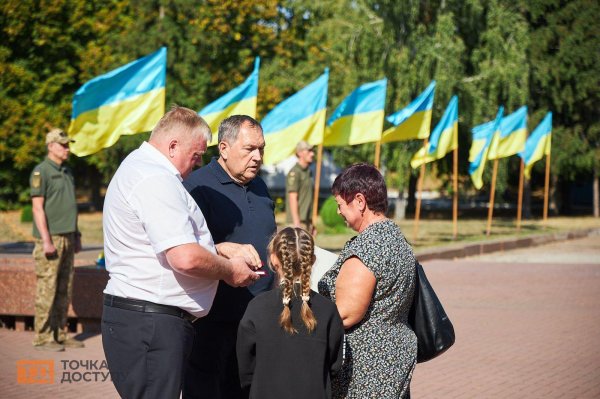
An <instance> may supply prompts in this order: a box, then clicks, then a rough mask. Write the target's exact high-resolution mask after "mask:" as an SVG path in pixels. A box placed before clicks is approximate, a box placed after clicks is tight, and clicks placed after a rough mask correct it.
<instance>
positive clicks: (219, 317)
mask: <svg viewBox="0 0 600 399" xmlns="http://www.w3.org/2000/svg"><path fill="white" fill-rule="evenodd" d="M183 185H184V187H185V188H186V189H187V190H188V191H189V193H190V194H191V196H192V197H193V198H194V200H195V201H196V203H197V204H198V206H199V207H200V209H201V210H202V214H203V215H204V218H205V219H206V223H207V224H208V229H209V230H210V233H211V234H212V237H213V240H214V241H215V244H219V243H222V242H235V243H238V244H252V245H253V246H254V248H255V249H256V252H258V255H259V256H260V259H261V261H262V262H263V265H264V267H263V270H265V271H266V272H267V275H266V276H264V277H261V278H260V279H258V280H257V281H256V282H255V283H254V284H252V285H251V286H250V287H248V288H245V287H243V288H234V287H231V286H229V285H227V284H226V283H225V282H223V281H220V282H219V288H218V289H217V294H216V296H215V300H214V302H213V305H212V308H211V310H210V312H209V314H208V316H206V317H208V318H209V319H213V320H215V321H231V322H233V321H235V322H239V321H240V320H241V319H242V316H243V315H244V312H245V311H246V307H247V305H248V302H250V300H251V299H252V298H254V296H255V295H258V294H260V293H261V292H264V291H268V290H269V289H271V287H272V284H273V279H274V276H273V272H272V271H271V270H270V269H269V267H268V266H267V245H268V244H269V241H270V240H271V237H272V236H273V234H275V231H276V229H277V225H276V224H275V212H274V209H275V207H274V203H273V200H272V199H271V196H270V195H269V191H268V189H267V185H266V184H265V182H264V181H263V180H262V179H261V178H260V177H259V176H256V177H255V178H254V179H253V180H252V181H250V182H249V183H248V184H246V185H240V184H238V183H236V182H235V181H234V180H233V179H232V178H231V177H230V176H229V175H228V174H227V172H226V171H225V170H224V169H223V167H222V166H221V165H220V164H219V163H218V162H217V159H216V158H213V159H212V160H211V162H210V163H209V164H208V165H206V166H203V167H202V168H200V169H198V170H196V171H194V172H192V174H190V176H188V178H187V179H185V180H184V182H183Z"/></svg>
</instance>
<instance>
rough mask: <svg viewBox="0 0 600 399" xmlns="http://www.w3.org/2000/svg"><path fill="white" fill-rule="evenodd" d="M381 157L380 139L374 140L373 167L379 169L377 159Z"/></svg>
mask: <svg viewBox="0 0 600 399" xmlns="http://www.w3.org/2000/svg"><path fill="white" fill-rule="evenodd" d="M380 157H381V140H377V141H376V142H375V163H374V165H375V167H376V168H377V169H379V159H380Z"/></svg>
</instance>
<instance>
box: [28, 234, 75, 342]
mask: <svg viewBox="0 0 600 399" xmlns="http://www.w3.org/2000/svg"><path fill="white" fill-rule="evenodd" d="M52 242H53V243H54V246H55V247H56V252H57V256H56V257H53V258H52V259H48V258H46V255H45V254H44V247H43V245H42V241H41V240H36V242H35V247H34V249H33V258H34V260H35V274H36V277H37V287H36V295H35V325H34V328H35V338H34V340H33V344H34V345H41V344H44V343H46V342H51V341H64V340H65V339H66V338H67V334H66V331H65V327H66V325H67V311H68V309H69V303H70V302H71V292H72V290H73V263H74V257H75V253H74V247H73V244H74V235H73V234H64V235H55V236H54V235H53V236H52Z"/></svg>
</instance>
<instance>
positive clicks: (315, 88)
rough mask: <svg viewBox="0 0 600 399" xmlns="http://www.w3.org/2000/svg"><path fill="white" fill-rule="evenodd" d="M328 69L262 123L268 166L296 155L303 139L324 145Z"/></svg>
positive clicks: (283, 102)
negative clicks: (297, 146)
mask: <svg viewBox="0 0 600 399" xmlns="http://www.w3.org/2000/svg"><path fill="white" fill-rule="evenodd" d="M328 82H329V69H328V68H325V73H323V75H321V76H320V77H319V78H318V79H317V80H315V81H314V82H312V83H310V84H309V85H308V86H306V87H305V88H303V89H302V90H300V91H299V92H297V93H296V94H294V95H292V96H291V97H288V98H287V99H285V100H284V101H282V102H281V103H279V104H278V105H277V106H276V107H275V108H273V109H272V110H271V112H269V113H268V114H267V115H266V116H265V117H264V119H263V120H262V122H261V125H262V128H263V133H264V135H265V142H266V146H265V153H264V157H263V162H264V163H265V164H266V165H269V164H274V163H277V162H279V161H281V160H283V159H285V158H287V157H289V156H290V155H292V154H294V150H295V148H296V144H298V142H299V141H300V140H304V141H307V142H309V143H310V144H313V145H317V144H321V143H322V142H323V131H324V129H325V112H326V110H327V84H328Z"/></svg>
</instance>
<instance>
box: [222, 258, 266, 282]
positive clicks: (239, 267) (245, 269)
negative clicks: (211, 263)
mask: <svg viewBox="0 0 600 399" xmlns="http://www.w3.org/2000/svg"><path fill="white" fill-rule="evenodd" d="M229 261H230V262H231V266H232V274H231V276H230V277H229V278H228V279H226V280H225V282H226V283H227V284H229V285H230V286H232V287H246V286H248V285H250V284H252V283H253V282H255V281H256V280H258V279H259V278H260V276H259V275H258V274H256V273H255V272H254V270H252V269H251V268H250V267H249V265H248V264H247V263H246V261H245V260H244V258H241V257H233V258H231V259H229Z"/></svg>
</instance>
